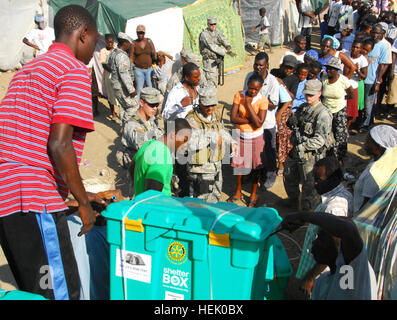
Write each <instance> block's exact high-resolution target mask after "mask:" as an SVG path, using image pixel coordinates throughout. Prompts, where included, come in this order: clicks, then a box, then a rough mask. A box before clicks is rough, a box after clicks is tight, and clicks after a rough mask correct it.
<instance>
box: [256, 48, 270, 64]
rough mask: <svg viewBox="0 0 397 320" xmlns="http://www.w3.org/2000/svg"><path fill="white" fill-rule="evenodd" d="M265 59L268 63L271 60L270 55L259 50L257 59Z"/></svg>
mask: <svg viewBox="0 0 397 320" xmlns="http://www.w3.org/2000/svg"><path fill="white" fill-rule="evenodd" d="M263 59H265V60H266V62H267V63H268V62H269V55H268V54H267V53H266V52H264V51H261V52H259V53H258V54H257V55H256V56H255V60H257V61H260V60H263Z"/></svg>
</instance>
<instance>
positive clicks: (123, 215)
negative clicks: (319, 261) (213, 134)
mask: <svg viewBox="0 0 397 320" xmlns="http://www.w3.org/2000/svg"><path fill="white" fill-rule="evenodd" d="M102 215H103V216H105V217H106V218H107V240H108V242H109V244H110V272H111V274H110V298H111V299H112V300H123V299H128V300H210V299H216V300H249V299H255V300H257V299H260V300H262V299H266V296H265V294H266V290H269V286H268V283H269V282H271V281H274V280H275V279H274V277H275V273H274V271H275V263H274V258H275V255H274V252H278V251H277V250H278V249H277V250H274V248H273V247H274V242H272V241H268V239H267V237H268V236H269V235H270V234H271V233H272V232H273V231H274V230H275V228H276V227H277V226H278V225H279V224H280V222H281V220H282V219H281V217H280V216H279V215H278V213H277V211H276V210H275V209H273V208H247V207H239V206H237V205H236V204H233V203H226V202H220V203H217V204H210V203H206V202H204V201H202V200H199V199H195V198H174V197H168V196H165V195H164V194H162V193H161V192H157V191H151V190H150V191H147V192H145V193H143V194H140V195H139V196H138V197H136V198H135V199H134V200H131V201H121V202H116V203H113V204H111V205H109V206H108V207H107V209H106V210H105V211H103V212H102ZM269 239H274V236H272V237H270V238H269ZM287 261H288V258H287ZM288 263H289V261H288ZM276 268H277V267H276ZM270 290H272V289H271V288H270ZM268 296H269V297H270V298H272V295H269V294H268Z"/></svg>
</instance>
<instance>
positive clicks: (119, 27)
mask: <svg viewBox="0 0 397 320" xmlns="http://www.w3.org/2000/svg"><path fill="white" fill-rule="evenodd" d="M193 2H195V0H165V1H164V0H91V1H90V0H51V1H50V5H51V7H52V8H53V10H54V16H55V14H56V13H57V12H58V10H59V9H60V8H62V7H64V6H67V5H70V4H78V5H80V6H83V7H85V8H87V10H88V11H89V12H90V13H91V14H92V15H93V16H94V17H95V19H96V21H97V25H98V31H99V32H100V33H101V34H106V33H113V34H117V33H118V32H120V31H121V32H124V31H125V25H126V23H127V20H129V19H132V18H136V17H141V16H145V15H148V14H151V13H153V12H157V11H161V10H164V9H167V8H172V7H184V6H186V5H189V4H191V3H193Z"/></svg>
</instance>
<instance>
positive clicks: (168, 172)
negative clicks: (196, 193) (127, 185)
mask: <svg viewBox="0 0 397 320" xmlns="http://www.w3.org/2000/svg"><path fill="white" fill-rule="evenodd" d="M134 160H135V168H134V190H135V196H137V195H138V194H140V193H143V192H145V191H146V180H148V179H150V180H155V181H157V182H160V183H161V184H163V188H162V190H161V192H163V193H164V194H166V195H167V196H171V178H172V172H173V161H172V155H171V152H170V150H169V149H168V147H167V146H166V145H165V144H164V143H163V142H161V141H157V140H154V139H153V140H150V141H147V142H146V143H145V144H144V145H143V146H142V147H141V148H140V149H139V150H138V152H137V153H136V154H135V156H134Z"/></svg>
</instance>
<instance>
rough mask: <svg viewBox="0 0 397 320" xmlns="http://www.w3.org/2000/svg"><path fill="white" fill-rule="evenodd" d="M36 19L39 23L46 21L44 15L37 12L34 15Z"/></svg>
mask: <svg viewBox="0 0 397 320" xmlns="http://www.w3.org/2000/svg"><path fill="white" fill-rule="evenodd" d="M34 21H35V22H37V23H39V22H44V17H43V16H42V15H41V14H36V15H35V16H34Z"/></svg>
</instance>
